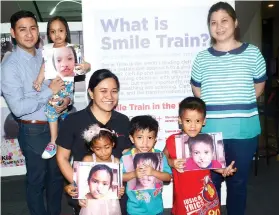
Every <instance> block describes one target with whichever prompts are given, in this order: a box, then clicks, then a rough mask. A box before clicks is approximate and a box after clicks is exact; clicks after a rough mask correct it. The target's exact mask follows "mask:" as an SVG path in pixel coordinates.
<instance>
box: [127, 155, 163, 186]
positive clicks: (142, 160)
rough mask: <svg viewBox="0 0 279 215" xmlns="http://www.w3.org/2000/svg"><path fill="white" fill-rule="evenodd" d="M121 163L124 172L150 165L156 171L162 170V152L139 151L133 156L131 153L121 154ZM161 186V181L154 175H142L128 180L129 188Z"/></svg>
mask: <svg viewBox="0 0 279 215" xmlns="http://www.w3.org/2000/svg"><path fill="white" fill-rule="evenodd" d="M123 165H124V168H125V170H126V172H132V171H135V169H137V168H144V166H151V167H152V168H154V169H156V170H157V171H160V172H162V171H163V154H162V153H139V154H136V155H135V156H134V157H133V156H132V155H125V156H123ZM162 186H163V182H162V181H161V180H159V179H157V178H155V177H154V176H143V177H142V178H135V179H132V180H130V181H128V189H130V190H148V189H157V188H161V187H162Z"/></svg>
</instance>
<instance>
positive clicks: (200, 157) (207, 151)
mask: <svg viewBox="0 0 279 215" xmlns="http://www.w3.org/2000/svg"><path fill="white" fill-rule="evenodd" d="M175 147H176V154H177V158H182V159H185V166H184V171H190V170H200V169H221V168H225V167H226V162H225V152H224V144H223V137H222V133H208V134H206V133H200V134H198V135H197V136H195V137H189V136H188V135H186V134H181V135H176V136H175Z"/></svg>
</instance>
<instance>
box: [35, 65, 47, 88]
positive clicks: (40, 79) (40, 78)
mask: <svg viewBox="0 0 279 215" xmlns="http://www.w3.org/2000/svg"><path fill="white" fill-rule="evenodd" d="M44 80H45V64H44V63H43V64H42V66H41V69H40V73H39V75H38V77H37V79H36V80H35V81H34V82H33V87H34V88H35V90H36V91H40V90H41V86H42V83H43V81H44Z"/></svg>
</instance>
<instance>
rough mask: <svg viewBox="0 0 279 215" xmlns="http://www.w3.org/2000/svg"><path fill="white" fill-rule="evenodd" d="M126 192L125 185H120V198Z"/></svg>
mask: <svg viewBox="0 0 279 215" xmlns="http://www.w3.org/2000/svg"><path fill="white" fill-rule="evenodd" d="M124 193H125V187H124V186H123V187H120V188H119V189H118V198H119V199H120V198H121V197H122V196H123V195H124Z"/></svg>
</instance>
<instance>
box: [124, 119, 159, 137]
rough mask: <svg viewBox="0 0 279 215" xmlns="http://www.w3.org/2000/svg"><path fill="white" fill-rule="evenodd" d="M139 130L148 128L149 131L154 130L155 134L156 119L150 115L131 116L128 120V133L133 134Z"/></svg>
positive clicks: (156, 131)
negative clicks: (129, 120)
mask: <svg viewBox="0 0 279 215" xmlns="http://www.w3.org/2000/svg"><path fill="white" fill-rule="evenodd" d="M139 130H149V132H151V131H154V132H155V135H156V136H157V133H158V130H159V124H158V122H157V120H156V119H154V118H153V117H152V116H150V115H142V116H136V117H133V118H132V120H131V122H130V131H129V134H130V135H131V136H133V135H134V133H135V132H136V131H139Z"/></svg>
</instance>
